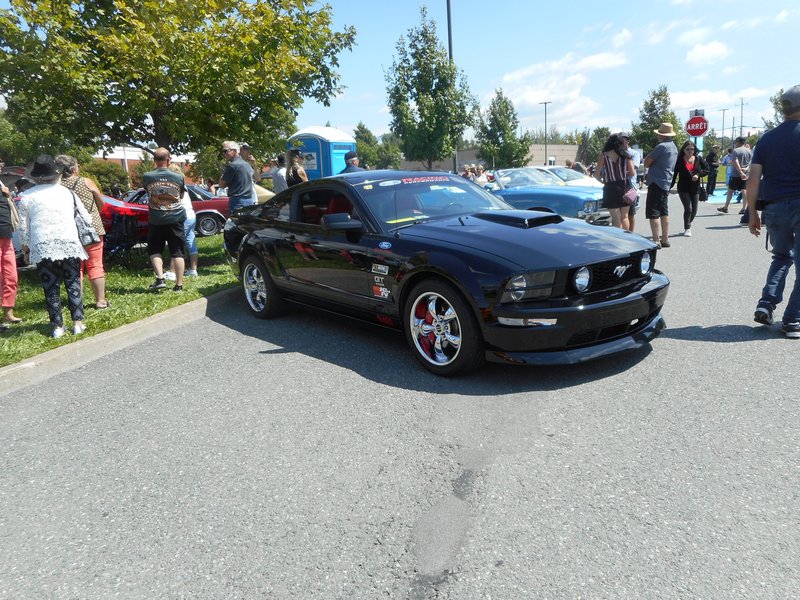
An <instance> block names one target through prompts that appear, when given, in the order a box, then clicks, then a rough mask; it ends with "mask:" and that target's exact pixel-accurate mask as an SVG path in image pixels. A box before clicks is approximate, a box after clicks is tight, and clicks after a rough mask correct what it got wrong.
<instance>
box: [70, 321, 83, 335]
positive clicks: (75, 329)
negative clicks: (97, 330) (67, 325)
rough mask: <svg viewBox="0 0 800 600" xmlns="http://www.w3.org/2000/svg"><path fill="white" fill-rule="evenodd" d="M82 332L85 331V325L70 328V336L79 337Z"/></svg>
mask: <svg viewBox="0 0 800 600" xmlns="http://www.w3.org/2000/svg"><path fill="white" fill-rule="evenodd" d="M84 331H86V323H81V324H80V325H73V326H72V335H80V334H82V333H83V332H84Z"/></svg>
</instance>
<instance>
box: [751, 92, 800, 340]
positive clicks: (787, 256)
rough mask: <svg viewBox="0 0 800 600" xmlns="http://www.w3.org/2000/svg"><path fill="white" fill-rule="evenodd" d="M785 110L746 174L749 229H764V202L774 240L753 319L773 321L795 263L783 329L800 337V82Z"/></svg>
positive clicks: (757, 231) (785, 96) (760, 144)
mask: <svg viewBox="0 0 800 600" xmlns="http://www.w3.org/2000/svg"><path fill="white" fill-rule="evenodd" d="M781 110H782V111H783V123H781V124H780V125H778V126H777V127H776V128H775V129H771V130H769V131H767V132H766V133H765V134H764V135H763V136H762V138H761V139H760V140H759V141H758V143H757V144H756V147H755V149H754V151H753V158H752V161H751V162H750V177H749V178H748V179H747V193H746V194H745V201H746V202H747V210H748V214H749V217H750V219H749V223H748V226H749V228H750V233H752V234H753V235H755V236H756V237H757V236H758V235H759V234H760V233H761V219H760V217H759V215H758V209H760V208H762V206H763V211H764V212H763V216H764V222H765V224H766V226H767V233H768V234H769V240H770V242H772V263H771V264H770V267H769V271H768V272H767V282H766V284H765V285H764V288H763V289H762V291H761V299H760V300H759V301H758V305H757V306H756V312H755V314H754V315H753V319H754V320H755V321H756V323H761V324H762V325H772V321H773V318H772V313H773V311H774V310H775V309H776V308H777V306H778V304H780V302H781V300H783V289H784V285H785V284H786V276H787V275H788V274H789V268H790V267H791V266H792V264H794V274H795V277H794V287H793V288H792V293H791V295H790V296H789V302H787V303H786V308H785V309H784V311H783V324H782V326H781V330H782V331H783V334H784V335H785V336H786V337H787V338H791V339H800V85H796V86H794V87H792V88H789V89H788V90H786V92H784V94H783V95H782V96H781ZM762 177H763V179H762ZM759 193H760V195H759ZM757 203H758V204H757Z"/></svg>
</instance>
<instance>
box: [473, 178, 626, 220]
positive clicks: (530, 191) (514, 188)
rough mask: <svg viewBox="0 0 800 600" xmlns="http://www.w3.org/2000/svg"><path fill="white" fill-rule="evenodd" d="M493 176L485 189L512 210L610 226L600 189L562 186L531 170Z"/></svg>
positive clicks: (554, 180)
mask: <svg viewBox="0 0 800 600" xmlns="http://www.w3.org/2000/svg"><path fill="white" fill-rule="evenodd" d="M493 175H494V181H493V182H492V183H491V184H488V185H487V188H488V189H490V191H491V192H492V193H493V194H495V195H497V196H499V197H501V198H502V199H503V200H505V201H506V202H508V203H509V204H510V205H511V206H513V207H514V208H521V209H524V210H544V211H548V212H554V213H557V214H559V215H562V216H565V217H573V218H577V219H583V220H585V221H586V222H587V223H594V224H596V225H607V224H608V223H610V222H611V216H610V214H609V213H608V211H607V210H606V209H604V208H602V201H603V189H602V187H599V188H598V187H583V186H570V185H565V184H563V182H561V180H559V179H558V178H557V177H556V176H555V175H553V174H550V173H546V172H543V171H542V170H541V169H538V168H535V167H520V168H516V169H498V170H496V171H494V173H493ZM578 175H580V174H579V173H578Z"/></svg>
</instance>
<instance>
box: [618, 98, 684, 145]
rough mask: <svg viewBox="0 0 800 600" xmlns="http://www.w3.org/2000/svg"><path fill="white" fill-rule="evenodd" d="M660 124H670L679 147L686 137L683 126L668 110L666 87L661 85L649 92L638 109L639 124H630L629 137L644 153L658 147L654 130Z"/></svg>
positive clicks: (668, 100)
mask: <svg viewBox="0 0 800 600" xmlns="http://www.w3.org/2000/svg"><path fill="white" fill-rule="evenodd" d="M662 123H672V126H673V128H674V129H675V133H676V134H677V135H676V137H675V143H676V144H677V145H678V146H680V145H681V144H683V142H685V141H686V139H687V138H688V136H687V135H686V133H684V131H683V125H682V124H681V122H680V121H678V117H677V116H676V115H675V113H674V112H673V111H672V109H671V108H670V99H669V92H668V91H667V86H666V85H662V86H660V87H659V88H658V89H656V90H651V91H650V95H649V96H648V98H647V99H646V100H645V101H644V103H643V104H642V107H641V108H640V109H639V122H638V123H632V128H631V135H632V136H633V141H635V142H636V143H637V144H639V147H640V148H641V149H642V150H643V151H644V152H645V154H646V153H648V152H650V151H651V150H652V149H653V148H655V147H656V145H658V136H657V135H656V134H655V130H656V129H658V127H659V126H660V125H661V124H662Z"/></svg>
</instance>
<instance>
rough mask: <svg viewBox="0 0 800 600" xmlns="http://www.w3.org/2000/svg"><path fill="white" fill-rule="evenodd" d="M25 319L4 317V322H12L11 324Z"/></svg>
mask: <svg viewBox="0 0 800 600" xmlns="http://www.w3.org/2000/svg"><path fill="white" fill-rule="evenodd" d="M24 320H25V319H22V318H20V317H3V319H2V321H3V323H11V324H13V323H22V322H23V321H24Z"/></svg>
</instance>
